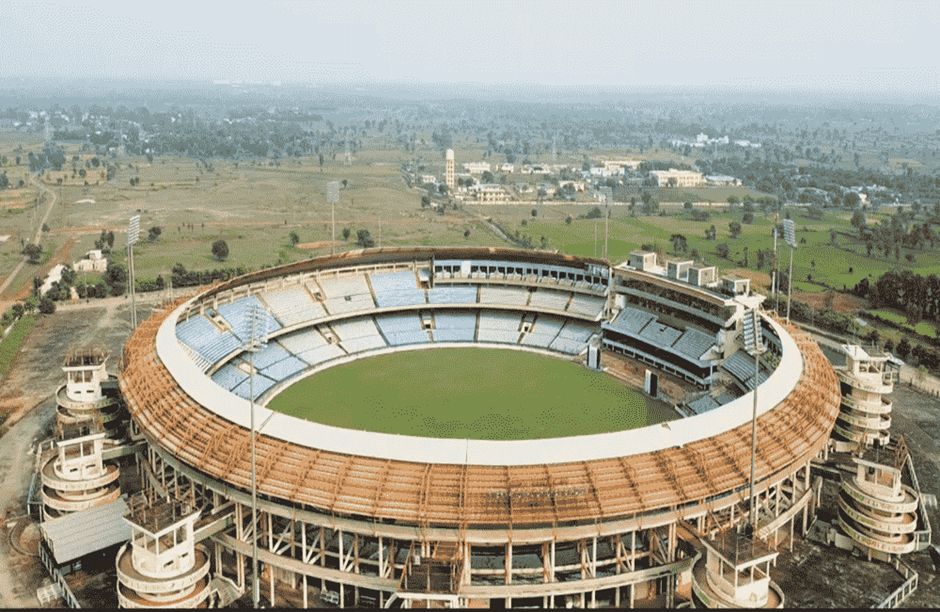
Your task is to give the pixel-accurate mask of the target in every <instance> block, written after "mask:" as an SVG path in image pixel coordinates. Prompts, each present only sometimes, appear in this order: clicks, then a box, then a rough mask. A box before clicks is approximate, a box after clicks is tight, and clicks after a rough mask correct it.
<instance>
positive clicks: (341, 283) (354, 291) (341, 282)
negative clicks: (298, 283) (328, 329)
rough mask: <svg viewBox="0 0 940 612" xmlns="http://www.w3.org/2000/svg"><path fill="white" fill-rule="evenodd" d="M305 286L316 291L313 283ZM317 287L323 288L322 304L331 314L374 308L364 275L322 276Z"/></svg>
mask: <svg viewBox="0 0 940 612" xmlns="http://www.w3.org/2000/svg"><path fill="white" fill-rule="evenodd" d="M307 287H308V288H309V289H310V290H311V291H313V292H316V291H318V289H317V285H315V284H313V283H308V284H307ZM319 288H320V289H322V290H323V294H324V297H325V299H324V301H323V306H324V308H326V311H327V312H328V313H329V314H331V315H336V314H345V313H349V312H358V311H363V310H372V309H373V308H375V300H373V299H372V293H371V292H370V291H369V285H367V284H366V277H365V276H363V275H361V274H360V275H356V276H345V277H342V278H326V277H322V278H320V281H319Z"/></svg>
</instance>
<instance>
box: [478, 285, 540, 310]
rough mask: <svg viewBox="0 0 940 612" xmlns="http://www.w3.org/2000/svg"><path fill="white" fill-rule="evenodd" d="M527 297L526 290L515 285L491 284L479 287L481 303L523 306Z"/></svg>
mask: <svg viewBox="0 0 940 612" xmlns="http://www.w3.org/2000/svg"><path fill="white" fill-rule="evenodd" d="M528 298H529V295H528V291H526V290H524V289H518V288H516V287H496V286H492V285H483V286H482V287H480V303H481V304H508V305H511V306H525V303H526V300H528Z"/></svg>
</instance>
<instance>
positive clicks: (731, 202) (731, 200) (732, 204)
mask: <svg viewBox="0 0 940 612" xmlns="http://www.w3.org/2000/svg"><path fill="white" fill-rule="evenodd" d="M740 202H741V200H739V199H738V196H733V195H729V196H728V207H729V208H730V209H731V210H734V209H736V208H737V207H738V204H740Z"/></svg>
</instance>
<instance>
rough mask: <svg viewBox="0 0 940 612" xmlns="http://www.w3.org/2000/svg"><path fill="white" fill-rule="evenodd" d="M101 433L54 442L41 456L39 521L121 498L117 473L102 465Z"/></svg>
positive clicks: (114, 466) (104, 437)
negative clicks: (40, 510) (40, 514)
mask: <svg viewBox="0 0 940 612" xmlns="http://www.w3.org/2000/svg"><path fill="white" fill-rule="evenodd" d="M105 442H106V435H105V433H104V432H99V433H93V434H90V435H87V436H79V437H73V438H68V439H65V440H58V441H55V442H54V446H53V447H52V448H50V449H48V450H47V451H46V452H45V453H43V458H42V460H41V466H42V467H41V468H40V476H41V479H42V517H41V518H42V520H43V521H47V520H51V519H54V518H59V517H61V516H65V515H67V514H71V513H73V512H81V511H83V510H88V509H90V508H93V507H95V506H97V505H100V504H105V503H108V502H111V501H114V500H116V499H117V498H118V497H120V496H121V487H120V484H119V483H118V477H119V476H120V471H119V469H118V466H117V465H116V464H114V463H113V462H108V463H105V461H104V458H103V454H102V451H103V450H104V445H105Z"/></svg>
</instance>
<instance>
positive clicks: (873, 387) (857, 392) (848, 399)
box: [833, 345, 898, 452]
mask: <svg viewBox="0 0 940 612" xmlns="http://www.w3.org/2000/svg"><path fill="white" fill-rule="evenodd" d="M842 352H843V353H844V354H845V366H843V367H837V368H835V370H836V374H837V375H838V376H839V383H840V386H841V387H842V405H841V407H840V410H839V417H838V419H837V420H836V425H835V428H834V430H833V432H834V433H836V434H839V435H838V436H837V437H836V450H837V451H843V452H845V451H851V450H854V449H855V448H857V447H858V446H859V444H863V445H864V446H874V445H875V444H878V445H880V446H887V445H888V442H889V441H890V431H889V430H890V427H891V401H890V400H888V399H886V398H885V397H883V396H884V395H887V394H889V393H891V391H892V390H893V389H894V381H895V380H897V376H898V368H897V366H896V365H895V364H894V363H892V362H891V360H890V359H889V357H888V355H886V354H885V353H882V352H881V351H878V350H876V349H871V348H869V349H867V350H866V349H863V348H862V347H860V346H857V345H842Z"/></svg>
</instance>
